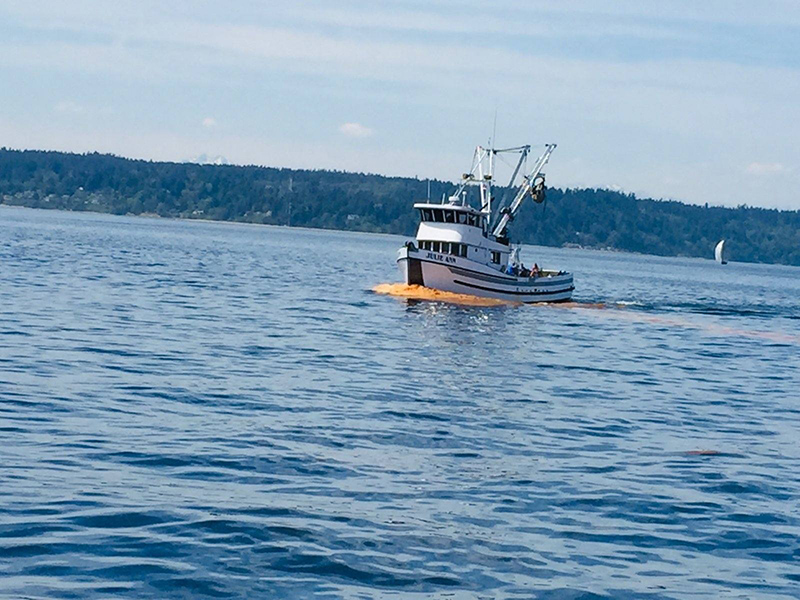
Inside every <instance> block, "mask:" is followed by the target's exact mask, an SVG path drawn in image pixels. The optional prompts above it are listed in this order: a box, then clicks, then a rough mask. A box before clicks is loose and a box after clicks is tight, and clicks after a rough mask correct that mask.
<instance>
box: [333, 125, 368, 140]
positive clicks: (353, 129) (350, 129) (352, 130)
mask: <svg viewBox="0 0 800 600" xmlns="http://www.w3.org/2000/svg"><path fill="white" fill-rule="evenodd" d="M339 132H340V133H343V134H344V135H346V136H347V137H352V138H365V137H369V136H371V135H372V134H373V133H374V131H373V130H372V129H370V128H369V127H364V126H363V125H362V124H361V123H343V124H342V125H340V126H339Z"/></svg>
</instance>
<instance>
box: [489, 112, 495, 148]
mask: <svg viewBox="0 0 800 600" xmlns="http://www.w3.org/2000/svg"><path fill="white" fill-rule="evenodd" d="M496 135H497V103H495V105H494V125H493V126H492V141H491V142H490V143H489V147H490V148H491V147H492V144H495V143H497V138H496V137H495V136H496Z"/></svg>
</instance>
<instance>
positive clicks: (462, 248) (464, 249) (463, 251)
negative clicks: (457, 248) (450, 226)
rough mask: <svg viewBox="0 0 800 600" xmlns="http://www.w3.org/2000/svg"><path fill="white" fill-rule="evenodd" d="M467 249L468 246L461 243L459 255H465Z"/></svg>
mask: <svg viewBox="0 0 800 600" xmlns="http://www.w3.org/2000/svg"><path fill="white" fill-rule="evenodd" d="M467 250H469V246H467V245H466V244H461V256H464V257H466V256H467Z"/></svg>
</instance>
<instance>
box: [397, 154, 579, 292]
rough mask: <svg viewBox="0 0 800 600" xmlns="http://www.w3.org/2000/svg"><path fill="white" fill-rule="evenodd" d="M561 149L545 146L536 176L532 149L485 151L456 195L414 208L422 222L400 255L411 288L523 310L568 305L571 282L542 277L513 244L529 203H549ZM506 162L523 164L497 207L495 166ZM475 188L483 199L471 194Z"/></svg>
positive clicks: (565, 276)
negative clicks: (549, 174) (549, 182)
mask: <svg viewBox="0 0 800 600" xmlns="http://www.w3.org/2000/svg"><path fill="white" fill-rule="evenodd" d="M555 149H556V145H555V144H547V145H545V147H544V151H543V152H542V154H541V155H540V156H539V158H538V159H536V161H535V162H534V164H533V166H532V168H530V169H526V168H524V167H525V166H526V165H527V160H528V156H529V154H530V152H531V146H530V145H526V146H516V147H513V148H484V147H482V146H478V147H477V148H476V149H475V153H474V154H473V160H472V168H471V169H470V171H469V172H468V173H465V174H464V175H463V176H462V178H461V182H460V184H459V185H458V187H457V188H456V190H455V192H454V193H453V194H452V195H450V196H449V197H447V198H445V197H442V201H441V202H440V203H435V202H431V201H430V198H428V200H427V201H426V202H418V203H415V204H414V209H415V210H417V211H418V212H419V218H420V223H419V228H418V229H417V235H416V239H415V240H414V241H408V242H406V243H405V245H404V246H403V247H402V248H400V250H399V251H398V254H397V264H398V266H399V268H400V273H401V276H402V278H403V280H404V281H405V283H406V284H408V285H421V286H425V287H428V288H433V289H437V290H443V291H446V292H454V293H458V294H472V295H474V296H483V297H488V298H497V299H500V300H509V301H516V302H564V301H567V300H569V299H570V298H571V297H572V291H573V290H574V289H575V288H574V286H573V282H572V274H570V273H566V272H564V271H553V270H543V269H540V268H539V266H538V264H534V266H533V267H532V268H526V267H525V266H524V265H523V263H522V261H521V260H520V247H519V246H518V245H512V244H511V242H510V240H509V232H508V226H509V224H510V223H511V221H513V220H514V217H515V216H516V215H517V213H518V211H519V209H520V207H521V206H522V204H523V201H524V200H526V199H527V198H529V197H530V198H531V199H532V200H533V202H535V203H537V204H541V203H543V202H544V200H545V176H544V167H545V165H546V164H547V162H548V160H549V159H550V155H551V154H552V153H553V151H554V150H555ZM507 154H511V155H514V154H516V155H519V156H518V160H517V162H516V167H515V168H514V169H513V173H512V174H511V179H510V181H509V183H508V185H507V186H506V187H505V188H501V189H502V191H503V193H502V195H501V197H500V199H499V200H498V201H495V199H494V198H493V195H492V191H493V190H492V188H493V186H494V169H495V165H496V160H497V159H498V157H502V155H507ZM502 160H505V159H502ZM520 173H522V175H521V177H520ZM473 186H474V187H477V193H475V192H474V191H473V192H472V193H471V194H470V193H469V192H470V191H471V190H472V188H473ZM512 194H513V195H512ZM509 199H510V202H509Z"/></svg>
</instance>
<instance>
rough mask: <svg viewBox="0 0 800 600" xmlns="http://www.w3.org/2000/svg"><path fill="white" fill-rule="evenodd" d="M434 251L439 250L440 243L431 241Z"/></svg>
mask: <svg viewBox="0 0 800 600" xmlns="http://www.w3.org/2000/svg"><path fill="white" fill-rule="evenodd" d="M431 249H432V250H433V251H434V252H439V251H440V250H441V244H439V242H433V248H431Z"/></svg>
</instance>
